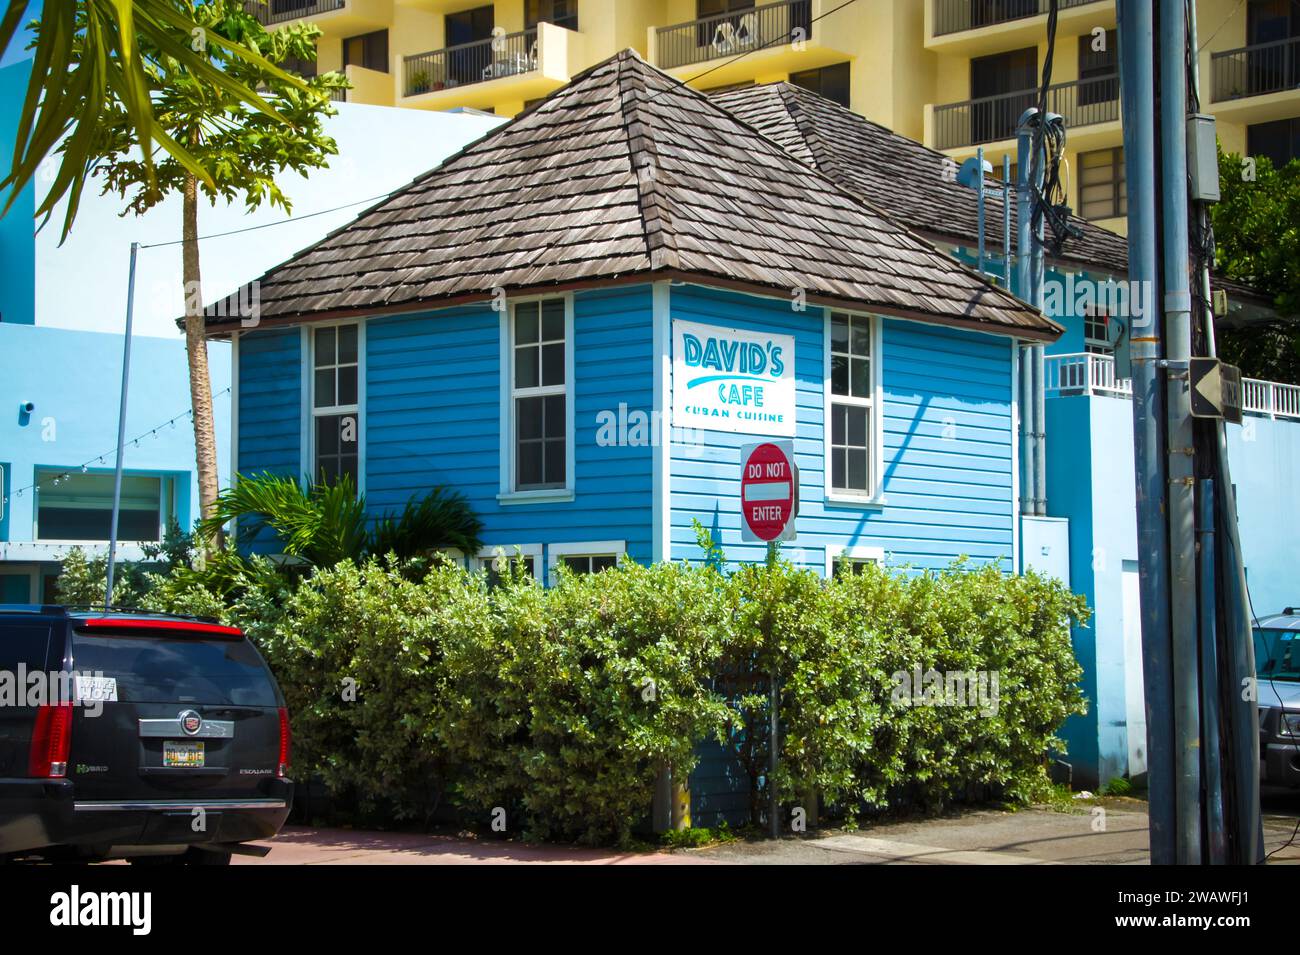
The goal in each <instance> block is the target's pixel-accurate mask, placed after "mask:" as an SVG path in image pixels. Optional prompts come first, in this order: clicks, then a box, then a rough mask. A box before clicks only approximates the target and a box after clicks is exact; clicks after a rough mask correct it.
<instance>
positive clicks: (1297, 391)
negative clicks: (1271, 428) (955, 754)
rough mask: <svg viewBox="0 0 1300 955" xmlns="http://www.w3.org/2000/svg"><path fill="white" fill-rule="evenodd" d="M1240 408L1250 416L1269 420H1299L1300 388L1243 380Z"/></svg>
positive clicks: (1275, 382)
mask: <svg viewBox="0 0 1300 955" xmlns="http://www.w3.org/2000/svg"><path fill="white" fill-rule="evenodd" d="M1241 406H1242V409H1243V410H1245V411H1249V412H1250V413H1251V414H1262V415H1267V416H1268V417H1270V418H1300V386H1296V385H1284V384H1282V383H1281V382H1278V381H1260V380H1259V379H1258V378H1243V379H1241Z"/></svg>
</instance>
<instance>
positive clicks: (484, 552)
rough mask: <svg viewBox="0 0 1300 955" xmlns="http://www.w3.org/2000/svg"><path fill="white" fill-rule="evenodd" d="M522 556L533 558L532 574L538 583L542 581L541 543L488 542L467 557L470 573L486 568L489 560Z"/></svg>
mask: <svg viewBox="0 0 1300 955" xmlns="http://www.w3.org/2000/svg"><path fill="white" fill-rule="evenodd" d="M516 557H519V558H522V557H531V558H532V559H533V576H534V577H535V578H536V579H537V582H538V583H541V582H542V578H541V576H540V575H541V573H542V545H541V544H489V545H488V546H486V547H482V548H479V552H478V553H477V554H475V555H474V556H473V557H471V558H470V559H469V570H470V573H475V572H477V571H480V570H485V569H487V566H488V563H489V561H494V560H497V559H498V558H516Z"/></svg>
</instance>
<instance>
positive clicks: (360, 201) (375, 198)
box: [140, 192, 392, 249]
mask: <svg viewBox="0 0 1300 955" xmlns="http://www.w3.org/2000/svg"><path fill="white" fill-rule="evenodd" d="M390 195H392V193H391V192H385V193H382V194H380V195H378V196H373V197H372V198H370V199H358V200H356V201H355V202H345V203H344V204H343V205H341V206H335V207H334V208H333V209H321V210H320V211H318V212H308V213H305V214H303V215H300V216H289V217H288V218H286V219H281V220H280V221H278V222H263V223H262V224H261V225H250V226H245V227H244V228H242V229H231V230H230V231H229V232H214V233H212V234H211V235H201V236H199V237H198V239H197V240H196V241H198V242H202V241H204V240H205V239H221V238H225V237H226V236H228V235H241V234H243V233H245V232H256V231H257V230H259V229H270V228H273V227H275V226H278V225H288V224H289V223H291V222H301V221H302V220H303V219H314V218H316V217H317V216H325V215H329V214H330V213H331V212H341V211H343V210H344V209H351V208H352V207H353V206H360V205H364V204H366V203H371V202H379V201H380V200H381V199H387V198H388V197H389V196H390ZM184 242H185V240H184V239H174V240H172V241H170V242H150V243H149V244H148V245H141V246H140V248H142V249H161V248H163V247H165V246H169V245H181V244H182V243H184Z"/></svg>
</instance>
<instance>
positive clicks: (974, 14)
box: [934, 0, 1096, 36]
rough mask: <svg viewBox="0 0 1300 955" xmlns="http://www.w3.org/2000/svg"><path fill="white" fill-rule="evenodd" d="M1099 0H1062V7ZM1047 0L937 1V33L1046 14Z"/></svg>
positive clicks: (935, 18)
mask: <svg viewBox="0 0 1300 955" xmlns="http://www.w3.org/2000/svg"><path fill="white" fill-rule="evenodd" d="M1095 2H1096V0H1061V4H1060V9H1061V10H1066V9H1068V8H1070V7H1081V6H1083V5H1085V4H1088V3H1095ZM1048 6H1049V4H1048V0H934V35H935V36H945V35H947V34H949V33H960V32H961V31H963V30H978V29H980V28H981V27H990V26H993V25H994V24H998V23H1010V22H1011V21H1012V20H1023V19H1025V18H1027V17H1036V16H1039V15H1043V14H1046V13H1047V8H1048Z"/></svg>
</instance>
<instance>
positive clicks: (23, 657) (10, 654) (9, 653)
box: [0, 623, 50, 672]
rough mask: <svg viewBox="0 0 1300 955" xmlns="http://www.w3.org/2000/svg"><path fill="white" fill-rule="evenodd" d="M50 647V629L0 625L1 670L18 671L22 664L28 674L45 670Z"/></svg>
mask: <svg viewBox="0 0 1300 955" xmlns="http://www.w3.org/2000/svg"><path fill="white" fill-rule="evenodd" d="M49 645H50V628H49V627H30V626H28V627H16V626H5V625H4V624H3V623H0V670H8V671H10V672H14V671H17V669H18V664H20V663H21V664H22V665H23V667H24V668H25V669H26V670H27V671H28V672H31V671H33V670H44V669H45V654H46V652H47V651H48V649H49Z"/></svg>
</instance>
